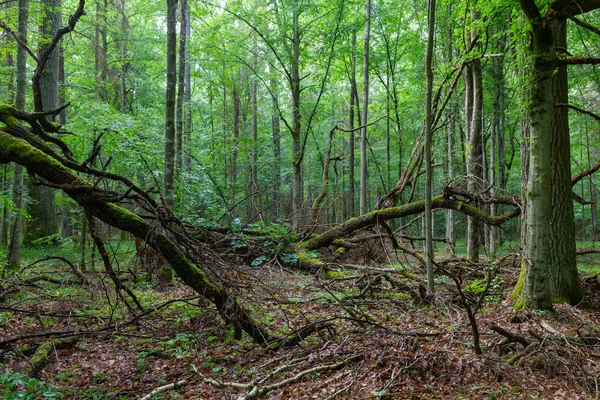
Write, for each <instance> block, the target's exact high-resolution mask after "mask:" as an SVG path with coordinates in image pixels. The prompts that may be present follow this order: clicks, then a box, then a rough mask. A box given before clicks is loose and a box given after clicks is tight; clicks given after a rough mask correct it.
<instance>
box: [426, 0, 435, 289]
mask: <svg viewBox="0 0 600 400" xmlns="http://www.w3.org/2000/svg"><path fill="white" fill-rule="evenodd" d="M427 25H428V28H427V56H426V59H425V70H426V74H427V91H426V103H425V253H426V254H425V257H426V264H427V293H428V295H429V296H433V294H434V289H435V288H434V279H433V278H434V276H433V210H432V207H431V204H432V190H433V167H432V165H431V159H432V152H431V148H432V142H433V128H432V126H433V110H432V109H433V104H432V103H433V102H432V97H433V42H434V35H435V0H429V1H428V2H427Z"/></svg>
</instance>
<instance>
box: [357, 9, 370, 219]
mask: <svg viewBox="0 0 600 400" xmlns="http://www.w3.org/2000/svg"><path fill="white" fill-rule="evenodd" d="M370 33H371V0H366V3H365V41H364V55H363V105H362V127H361V129H360V190H359V192H360V214H361V215H362V214H366V213H367V212H369V195H368V182H367V179H368V170H367V169H368V165H367V117H368V109H369V37H370Z"/></svg>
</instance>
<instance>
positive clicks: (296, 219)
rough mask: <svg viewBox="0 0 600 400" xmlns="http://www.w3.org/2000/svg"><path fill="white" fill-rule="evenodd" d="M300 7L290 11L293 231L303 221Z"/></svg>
mask: <svg viewBox="0 0 600 400" xmlns="http://www.w3.org/2000/svg"><path fill="white" fill-rule="evenodd" d="M299 8H300V5H299V3H298V0H294V2H293V11H292V56H291V60H290V70H291V71H290V75H291V77H290V87H291V92H292V225H293V227H294V229H295V230H298V229H299V228H300V225H301V224H302V221H303V214H304V210H303V208H304V207H303V202H304V187H303V182H302V159H303V158H304V152H303V148H302V143H301V136H302V130H301V120H300V118H301V113H300V95H301V93H302V92H301V89H300V23H299V18H300V9H299Z"/></svg>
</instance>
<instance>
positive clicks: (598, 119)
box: [554, 103, 600, 122]
mask: <svg viewBox="0 0 600 400" xmlns="http://www.w3.org/2000/svg"><path fill="white" fill-rule="evenodd" d="M554 107H566V108H570V109H571V110H575V111H577V112H579V113H582V114H585V115H589V116H590V117H592V118H594V119H595V120H596V121H598V122H600V115H598V114H595V113H593V112H591V111H587V110H584V109H583V108H580V107H577V106H574V105H573V104H566V103H557V104H555V105H554Z"/></svg>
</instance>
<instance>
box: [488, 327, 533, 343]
mask: <svg viewBox="0 0 600 400" xmlns="http://www.w3.org/2000/svg"><path fill="white" fill-rule="evenodd" d="M490 329H491V330H493V331H494V332H497V333H499V334H500V335H502V336H504V337H505V338H506V343H511V342H515V343H520V344H522V345H523V346H525V347H527V346H529V345H530V344H531V341H530V340H529V339H527V338H526V337H525V336H523V335H521V334H518V333H513V332H510V331H508V330H506V329H504V328H502V327H501V326H498V325H492V326H490Z"/></svg>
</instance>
